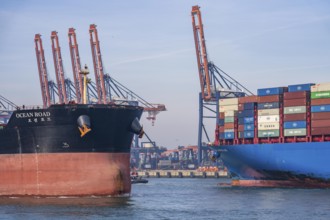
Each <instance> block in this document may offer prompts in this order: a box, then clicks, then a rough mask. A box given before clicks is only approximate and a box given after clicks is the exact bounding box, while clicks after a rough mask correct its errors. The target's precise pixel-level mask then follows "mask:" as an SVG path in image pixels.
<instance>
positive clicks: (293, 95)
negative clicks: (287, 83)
mask: <svg viewBox="0 0 330 220" xmlns="http://www.w3.org/2000/svg"><path fill="white" fill-rule="evenodd" d="M283 97H284V99H286V100H289V99H310V92H307V91H300V92H285V93H284V96H283Z"/></svg>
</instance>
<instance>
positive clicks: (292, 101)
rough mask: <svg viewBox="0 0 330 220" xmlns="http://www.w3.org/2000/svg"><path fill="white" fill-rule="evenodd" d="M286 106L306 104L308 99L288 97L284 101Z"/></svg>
mask: <svg viewBox="0 0 330 220" xmlns="http://www.w3.org/2000/svg"><path fill="white" fill-rule="evenodd" d="M283 105H284V107H292V106H306V105H307V100H306V99H288V100H284V101H283Z"/></svg>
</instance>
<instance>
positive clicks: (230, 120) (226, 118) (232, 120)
mask: <svg viewBox="0 0 330 220" xmlns="http://www.w3.org/2000/svg"><path fill="white" fill-rule="evenodd" d="M234 122H235V118H234V117H225V123H234Z"/></svg>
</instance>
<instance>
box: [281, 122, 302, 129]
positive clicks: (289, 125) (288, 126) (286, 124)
mask: <svg viewBox="0 0 330 220" xmlns="http://www.w3.org/2000/svg"><path fill="white" fill-rule="evenodd" d="M306 126H307V123H306V121H287V122H284V129H296V128H306Z"/></svg>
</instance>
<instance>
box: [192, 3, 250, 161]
mask: <svg viewBox="0 0 330 220" xmlns="http://www.w3.org/2000/svg"><path fill="white" fill-rule="evenodd" d="M191 16H192V26H193V33H194V40H195V49H196V57H197V67H198V74H199V79H200V85H201V92H200V95H199V126H198V161H199V163H201V162H202V161H203V160H204V159H206V160H208V158H209V157H208V155H207V151H208V150H209V148H208V145H209V144H212V142H211V140H210V138H209V135H208V133H207V129H206V126H205V124H204V119H209V118H212V119H215V120H216V132H215V138H214V140H215V141H214V142H213V143H216V144H218V143H219V129H218V127H219V126H218V125H219V120H220V117H219V99H223V98H233V97H243V96H245V95H246V94H249V95H252V92H250V91H249V90H248V89H246V88H245V87H244V86H243V85H241V84H240V83H239V82H238V81H236V80H235V79H233V78H232V77H231V76H229V75H228V74H227V73H225V72H224V71H223V70H221V69H220V68H219V67H217V66H216V65H215V64H214V63H213V62H210V61H209V60H208V58H207V50H206V45H205V36H204V28H203V23H202V15H201V12H200V10H199V6H198V5H196V6H193V7H192V10H191ZM204 109H205V110H208V111H209V112H208V113H211V114H212V115H211V116H205V115H204V114H205V113H204ZM203 134H204V135H205V136H206V138H207V141H205V140H202V139H203Z"/></svg>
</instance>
